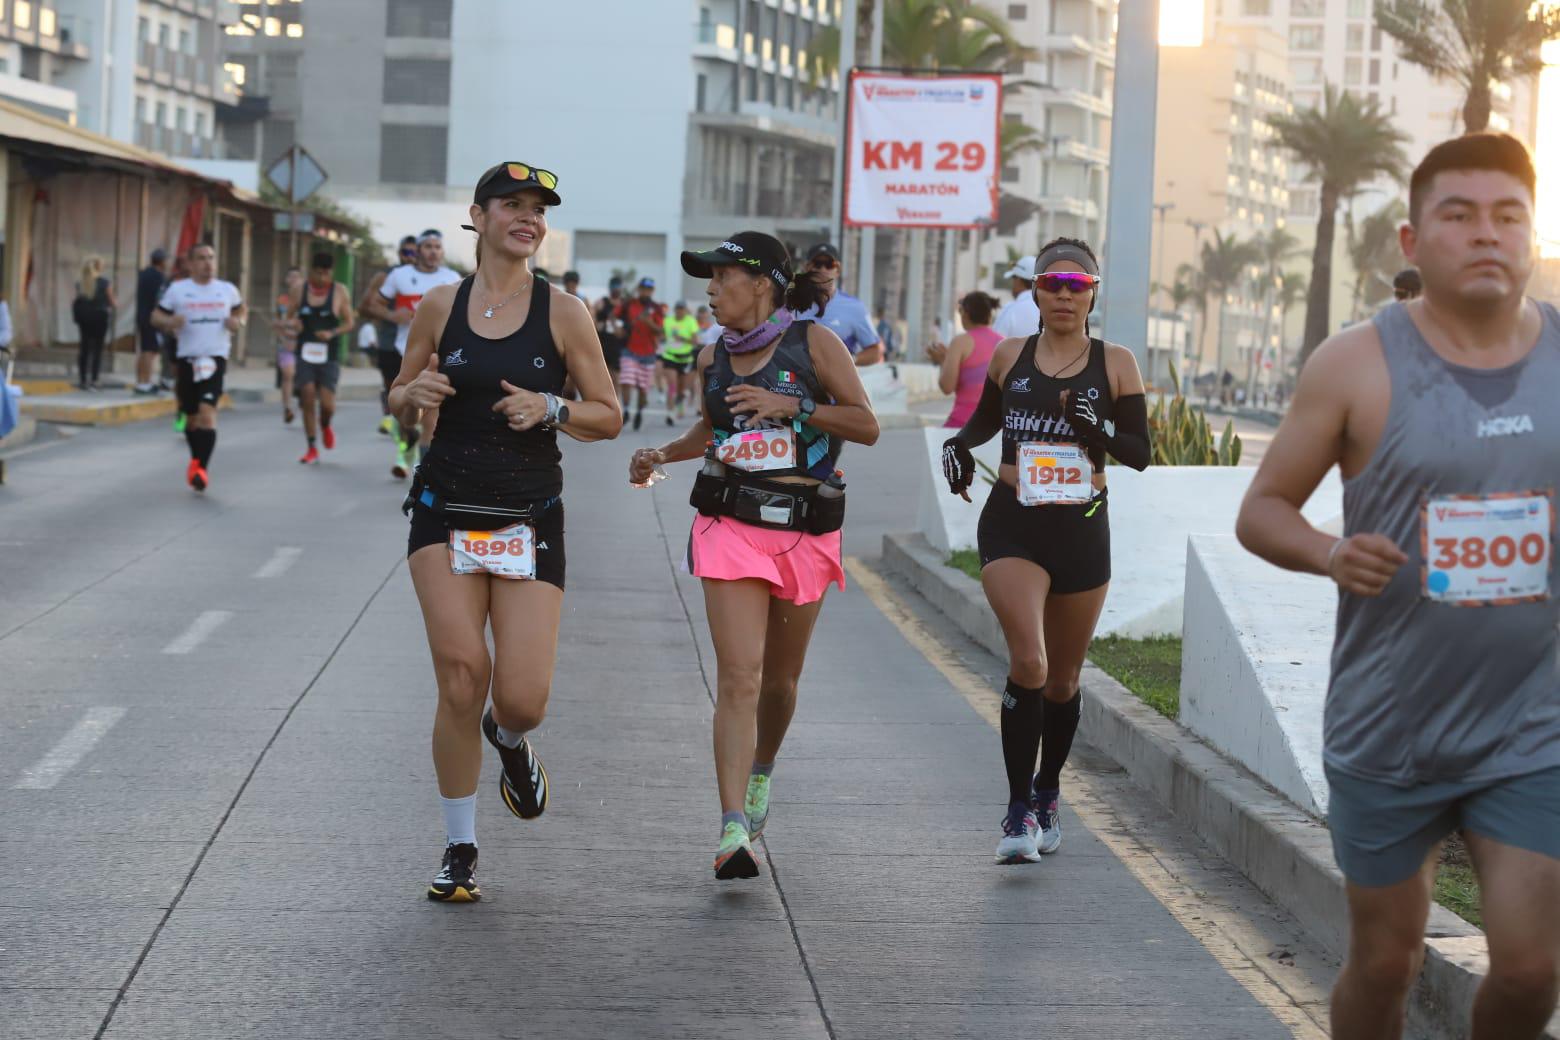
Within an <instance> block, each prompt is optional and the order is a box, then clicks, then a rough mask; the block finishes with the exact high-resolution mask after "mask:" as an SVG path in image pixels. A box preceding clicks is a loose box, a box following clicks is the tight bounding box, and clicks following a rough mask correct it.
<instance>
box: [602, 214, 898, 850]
mask: <svg viewBox="0 0 1560 1040" xmlns="http://www.w3.org/2000/svg"><path fill="white" fill-rule="evenodd" d="M682 264H683V270H685V271H687V272H688V273H689V274H690V275H692V276H694V277H695V278H708V279H709V280H710V282H709V285H708V287H707V288H706V289H705V292H706V293H707V294H708V295H709V298H710V310H711V312H712V313H713V314H714V315H715V320H716V321H719V322H720V323H721V324H722V325H724V326H725V332H724V333H723V335H722V338H721V341H720V342H718V343H715V344H712V345H710V346H707V347H704V348H703V349H702V350H700V351H699V356H698V361H697V362H696V368H697V371H698V377H699V378H698V383H697V385H698V386H699V387H701V388H702V396H701V397H700V403H701V405H702V408H703V418H701V419H700V420H699V422H697V423H695V424H694V426H693V428H692V429H690V430H689V431H688V432H687V433H685V434H683V435H682V436H681V437H679V438H677V439H676V440H674V441H672V442H671V443H670V444H667V445H664V446H662V447H660V448H642V449H640V450H639V451H636V452H634V456H633V459H632V461H630V463H629V477H628V479H629V481H630V483H633V484H636V485H639V486H644V485H646V484H648V483H649V481H650V479H651V474H652V471H653V470H654V469H655V468H656V467H658V466H662V465H664V464H666V463H668V462H683V461H687V460H691V459H699V458H704V457H705V451H706V446H708V445H710V444H711V443H712V442H715V443H716V444H725V445H727V448H726V451H725V452H724V453H722V454H724V455H726V456H727V457H730V458H732V461H733V465H737V466H739V468H745V467H743V465H742V463H741V462H739V461H738V459H739V457H740V458H742V459H746V460H749V461H750V462H751V461H752V460H753V459H755V458H756V457H757V456H758V455H760V454H761V455H762V456H763V459H762V460H761V461H762V462H763V464H764V466H765V473H766V476H765V479H772V480H774V481H778V482H781V483H796V484H799V485H814V486H816V485H818V484H819V483H820V482H821V481H822V480H824V479H826V478H828V477H831V476H832V475H833V473H834V460H835V459H836V458H838V457H839V451H840V446H841V444H842V442H844V441H854V442H856V443H858V444H872V443H874V442H876V441H877V438H878V424H877V417H876V416H874V415H873V414H872V405H871V404H870V402H868V400H867V394H866V391H865V390H863V389H862V387H861V379H860V377H859V376H858V375H857V371H856V364H855V362H854V360H853V359H852V358H851V356H850V351H849V350H847V349H846V348H845V344H844V343H842V342H841V341H840V338H839V337H838V336H836V335H835V334H834V333H833V332H831V331H829V330H828V329H826V328H824V327H823V326H822V325H819V324H817V323H815V322H810V321H794V320H793V317H792V315H793V313H794V312H796V311H807V310H809V309H811V308H812V306H813V305H814V304H819V305H820V306H819V310H820V311H822V310H823V306H822V305H823V304H824V303H825V300H824V298H823V297H822V294H821V292H820V290H819V287H818V285H817V283H816V282H815V281H814V280H813V279H812V277H811V276H810V275H809V276H804V277H802V278H800V279H796V280H794V281H793V279H792V273H791V263H790V258H789V257H788V256H787V254H786V250H785V247H784V246H783V245H781V243H780V242H779V241H778V240H777V239H775V238H772V237H771V236H769V235H765V234H763V233H761V232H757V231H744V232H741V233H740V234H736V235H733V236H731V238H730V239H729V240H727V241H726V242H723V243H722V244H721V245H720V246H719V247H718V248H716V249H712V250H709V251H708V252H703V253H684V254H683V255H682ZM757 431H763V434H762V439H761V443H763V444H765V445H766V446H765V447H763V448H762V449H760V448H758V447H755V446H754V445H753V443H752V442H753V440H754V439H755V438H759V437H760V434H759V433H758V432H757ZM741 434H747V437H745V438H744V437H741V436H740V435H741ZM769 438H773V441H772V442H771V441H770V440H769ZM769 443H774V444H775V445H776V446H777V447H779V448H781V449H782V450H783V451H784V452H785V454H786V455H788V456H789V459H788V461H789V463H790V464H789V465H786V466H783V467H777V468H773V469H770V468H768V462H769V461H770V460H773V459H774V458H776V457H777V455H776V454H774V453H771V451H770V449H769V447H768V446H767V445H768V444H769ZM715 464H716V463H712V465H715ZM840 551H841V550H840V532H839V531H837V530H836V531H831V532H829V533H827V534H813V533H805V532H802V531H797V530H779V529H775V528H766V527H762V526H759V525H757V524H750V523H746V522H744V521H742V520H738V519H736V518H735V517H732V516H706V515H703V514H700V515H697V516H695V517H694V521H693V531H692V533H691V534H690V536H689V544H688V569H689V571H690V572H691V573H692V574H694V575H695V576H697V577H698V578H700V579H702V581H703V584H704V600H705V605H706V607H707V611H706V612H707V613H708V614H709V619H710V639H711V641H712V642H713V643H714V644H715V658H716V662H717V669H716V671H717V675H718V682H717V688H716V696H715V773H716V779H717V781H718V783H719V787H720V792H719V793H720V807H721V815H722V819H721V837H720V844H719V845H718V846H717V849H716V853H715V876H716V877H717V878H720V879H722V880H725V879H729V878H743V877H754V876H756V875H757V874H758V860H757V858H756V857H755V856H754V853H753V848H752V840H753V839H754V838H756V837H758V835H759V834H760V833H761V832H762V831H763V827H764V821H765V819H766V818H767V816H768V814H769V778H770V773H771V770H772V769H773V767H774V762H775V758H776V756H777V755H778V754H779V752H780V743H781V741H782V740H784V739H785V732H786V729H787V727H788V726H790V724H791V714H792V712H794V711H795V710H796V683H797V680H798V679H799V678H800V677H801V672H802V661H803V659H804V658H805V657H806V655H807V644H808V643H809V642H810V641H811V639H812V630H813V623H814V622H816V621H817V619H818V610H819V608H820V607H822V606H823V596H824V593H825V591H826V590H827V588H828V586H829V585H830V584H831V583H833V584H838V585H840V586H841V587H842V588H843V587H844V584H845V574H844V570H843V568H842V561H841V559H840Z"/></svg>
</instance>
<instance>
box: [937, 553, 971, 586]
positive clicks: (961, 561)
mask: <svg viewBox="0 0 1560 1040" xmlns="http://www.w3.org/2000/svg"><path fill="white" fill-rule="evenodd" d="M943 563H945V564H947V565H948V566H949V567H952V568H953V569H954V570H958V571H963V572H964V573H965V574H968V575H969V576H970V577H972V578H974V579H975V580H976V581H979V580H980V553H978V552H976V551H975V550H974V549H955V550H953V552H952V553H951V554H949V556H948V558H947V559H946V560H944V561H943Z"/></svg>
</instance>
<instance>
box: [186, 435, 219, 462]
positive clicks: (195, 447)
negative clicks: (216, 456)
mask: <svg viewBox="0 0 1560 1040" xmlns="http://www.w3.org/2000/svg"><path fill="white" fill-rule="evenodd" d="M185 432H187V433H188V434H189V435H190V450H191V451H193V452H194V453H195V458H196V460H197V461H198V462H199V463H200V468H201V469H205V468H206V467H207V466H209V465H211V453H212V452H213V451H215V450H216V448H217V431H216V430H187V431H185Z"/></svg>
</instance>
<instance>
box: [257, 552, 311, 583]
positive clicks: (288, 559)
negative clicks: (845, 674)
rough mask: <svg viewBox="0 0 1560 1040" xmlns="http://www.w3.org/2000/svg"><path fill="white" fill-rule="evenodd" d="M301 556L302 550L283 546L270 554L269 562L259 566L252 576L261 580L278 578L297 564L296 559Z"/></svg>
mask: <svg viewBox="0 0 1560 1040" xmlns="http://www.w3.org/2000/svg"><path fill="white" fill-rule="evenodd" d="M302 554H303V550H302V549H301V548H299V547H298V546H296V545H284V546H282V547H281V548H279V549H277V550H276V552H274V553H272V554H271V558H270V559H269V560H267V561H265V563H263V564H261V565H260V569H259V570H257V571H255V573H254V576H255V577H256V578H259V579H261V580H264V579H266V578H280V577H281V576H282V575H284V574H286V573H287V569H288V568H289V567H291V566H292V565H293V564H294V563H295V562H297V559H298V557H299V556H301V555H302Z"/></svg>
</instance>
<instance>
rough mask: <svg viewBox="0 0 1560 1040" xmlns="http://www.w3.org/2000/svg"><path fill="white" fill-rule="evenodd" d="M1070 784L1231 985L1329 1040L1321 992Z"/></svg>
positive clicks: (891, 612)
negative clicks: (1276, 961) (1278, 969)
mask: <svg viewBox="0 0 1560 1040" xmlns="http://www.w3.org/2000/svg"><path fill="white" fill-rule="evenodd" d="M845 569H846V571H847V572H848V573H849V574H850V579H851V580H852V581H854V582H855V583H856V587H857V588H859V589H861V590H862V591H863V592H865V593H866V595H867V598H868V599H870V600H871V601H872V603H873V605H874V606H876V607H877V608H878V610H880V611H881V612H882V613H883V616H884V617H886V618H887V619H888V620H889V621H890V622H891V623H892V624H893V626H894V627H895V628H897V629H898V630H899V633H900V635H902V636H904V637H905V641H906V642H907V643H909V644H910V645H911V646H913V647H914V648H915V649H916V650H917V651H919V652H920V654H921V656H922V657H924V658H926V660H927V662H928V663H930V664H931V665H932V667H934V668H936V669H937V670H938V671H939V672H941V673H942V675H943V677H944V678H945V679H947V680H948V683H949V684H950V685H951V686H952V687H953V688H954V689H955V690H957V691H958V692H959V694H960V695H962V696H963V697H964V699H965V700H966V701H968V702H969V704H970V707H972V708H974V709H975V711H976V713H977V714H978V715H980V717H981V718H982V719H985V720H986V722H987V724H988V725H990V726H991V727H992V728H993V729H996V728H998V724H999V718H1000V711H1001V707H1000V705H1001V701H1000V698H999V697H998V696H997V693H996V691H995V690H993V689H992V688H991V687H990V686H989V685H988V684H987V683H986V682H985V681H984V680H983V679H981V677H980V676H978V675H976V674H975V673H973V672H971V671H970V670H969V669H968V668H966V667H965V666H964V664H963V663H962V662H961V661H960V660H959V659H958V658H957V657H955V656H954V655H953V653H952V652H950V651H949V650H948V648H947V647H945V646H944V645H943V644H942V642H941V641H940V640H939V639H938V638H937V637H936V636H934V635H933V634H932V633H931V632H929V631H928V630H927V628H926V626H925V625H923V624H922V623H921V620H920V619H919V618H918V617H916V616H915V615H914V614H913V613H912V612H911V611H910V609H909V608H908V607H906V606H905V604H904V603H903V601H901V600H900V598H899V597H898V595H897V594H895V592H894V590H893V589H891V588H889V586H888V583H887V582H885V581H884V580H883V579H882V578H880V577H879V576H878V575H877V574H876V573H875V572H874V571H872V570H871V569H870V568H869V567H867V566H866V565H865V564H863V563H862V562H861V561H860V560H859V559H857V558H856V557H854V556H852V557H849V558H847V559H846V561H845ZM1068 783H1069V784H1070V785H1073V786H1076V787H1078V788H1080V789H1081V793H1082V794H1083V797H1082V798H1071V799H1069V800H1068V807H1069V808H1070V809H1071V810H1072V811H1073V813H1074V814H1075V815H1076V816H1077V817H1078V818H1079V819H1080V820H1081V821H1082V822H1083V824H1084V825H1085V826H1086V827H1088V829H1089V830H1090V831H1091V832H1092V833H1093V834H1094V836H1095V837H1096V838H1098V839H1099V840H1100V842H1101V843H1102V844H1103V845H1105V847H1106V848H1108V849H1110V851H1111V853H1112V854H1114V855H1115V857H1116V858H1117V859H1118V860H1120V861H1121V863H1122V865H1123V866H1125V867H1126V868H1127V869H1128V870H1129V871H1131V873H1132V876H1133V877H1135V878H1137V880H1138V882H1139V883H1140V884H1141V885H1142V886H1143V887H1144V888H1146V889H1148V891H1149V892H1150V893H1151V894H1152V895H1153V896H1154V898H1155V899H1156V900H1158V901H1159V903H1160V905H1161V906H1163V907H1164V908H1165V909H1166V910H1168V911H1169V912H1170V915H1171V916H1172V917H1174V918H1175V919H1176V921H1177V922H1178V923H1179V924H1180V925H1181V927H1182V928H1184V929H1186V931H1187V933H1188V934H1189V935H1191V936H1192V938H1194V939H1196V940H1197V942H1198V943H1199V944H1200V945H1201V946H1202V947H1203V949H1205V950H1207V951H1208V952H1209V953H1210V954H1211V955H1212V956H1213V958H1214V960H1216V961H1218V962H1219V965H1220V966H1221V967H1223V968H1224V970H1225V971H1226V972H1228V973H1229V976H1230V977H1231V978H1232V979H1234V980H1235V981H1236V982H1238V983H1240V985H1241V986H1242V987H1243V988H1244V989H1245V990H1246V992H1248V993H1250V994H1251V995H1252V997H1253V998H1255V999H1256V1001H1257V1002H1258V1003H1259V1004H1261V1005H1262V1006H1263V1007H1264V1008H1266V1009H1267V1010H1268V1011H1269V1012H1271V1013H1272V1015H1273V1017H1274V1018H1276V1019H1277V1020H1278V1021H1279V1022H1281V1023H1282V1024H1283V1025H1284V1026H1285V1027H1287V1028H1288V1029H1289V1031H1290V1033H1292V1034H1293V1035H1294V1036H1295V1037H1296V1038H1297V1040H1327V1037H1328V1032H1327V1028H1326V1021H1327V993H1326V991H1325V990H1324V989H1323V988H1322V987H1320V986H1319V985H1316V984H1314V983H1312V982H1311V981H1309V980H1307V979H1304V978H1302V977H1300V976H1301V973H1300V972H1295V973H1294V977H1288V976H1285V977H1279V976H1277V975H1275V974H1274V973H1273V971H1272V969H1271V964H1272V961H1271V960H1270V958H1269V957H1268V955H1267V952H1268V951H1269V950H1271V949H1272V945H1273V943H1272V939H1271V938H1270V937H1269V936H1267V935H1264V934H1263V933H1262V931H1261V930H1260V929H1259V928H1258V927H1256V926H1255V925H1253V924H1252V922H1250V921H1249V920H1247V919H1246V918H1245V917H1244V916H1243V915H1240V914H1237V913H1233V912H1230V911H1228V910H1226V909H1225V908H1224V907H1221V906H1219V905H1218V904H1216V903H1213V902H1211V901H1209V900H1208V899H1205V898H1203V897H1202V896H1201V894H1200V893H1199V892H1198V891H1197V890H1196V889H1195V888H1193V887H1192V886H1191V885H1189V884H1188V883H1186V881H1184V880H1183V879H1182V877H1181V876H1180V875H1181V873H1182V872H1181V871H1179V870H1178V869H1177V868H1176V866H1175V865H1174V864H1173V863H1170V862H1167V860H1168V859H1169V858H1170V857H1169V856H1168V855H1167V853H1166V851H1165V850H1159V849H1154V848H1151V847H1150V846H1148V845H1147V844H1145V843H1144V842H1143V841H1142V840H1141V839H1139V838H1138V837H1136V836H1134V835H1133V834H1131V833H1130V832H1129V831H1128V830H1127V829H1126V828H1124V827H1122V826H1121V823H1120V821H1119V820H1117V819H1116V818H1115V817H1114V816H1113V815H1112V814H1111V813H1110V812H1109V811H1108V810H1107V809H1106V808H1105V806H1107V805H1108V804H1109V799H1108V797H1107V796H1106V795H1105V793H1104V792H1103V791H1102V790H1101V788H1100V787H1099V786H1098V785H1097V784H1095V783H1094V782H1093V781H1092V780H1091V778H1090V777H1089V776H1088V775H1086V774H1084V773H1082V772H1081V771H1079V770H1069V771H1068Z"/></svg>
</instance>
